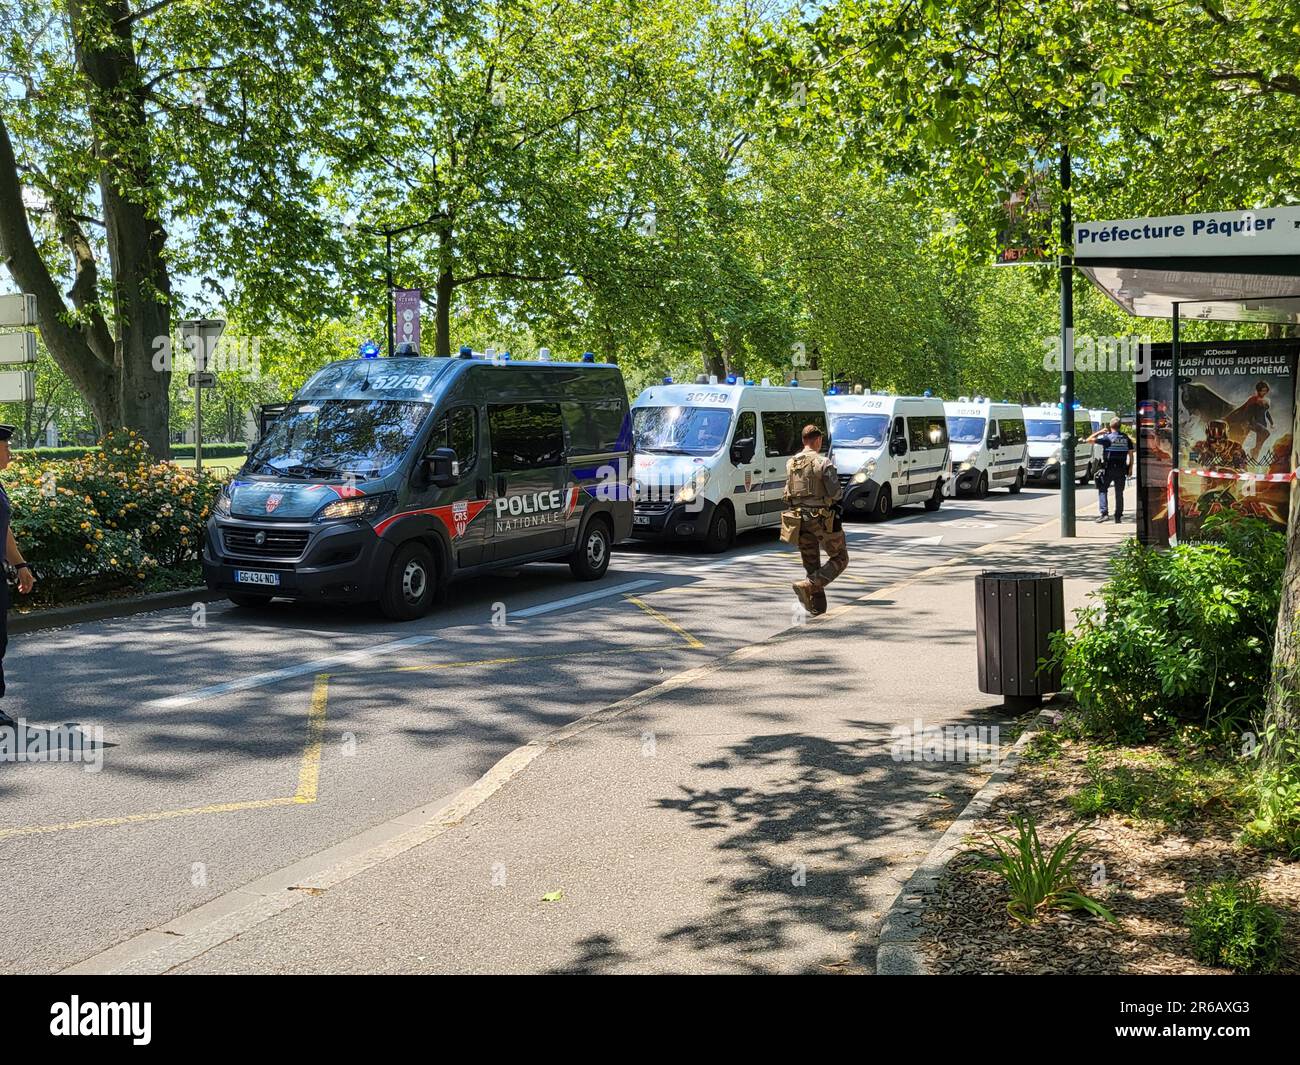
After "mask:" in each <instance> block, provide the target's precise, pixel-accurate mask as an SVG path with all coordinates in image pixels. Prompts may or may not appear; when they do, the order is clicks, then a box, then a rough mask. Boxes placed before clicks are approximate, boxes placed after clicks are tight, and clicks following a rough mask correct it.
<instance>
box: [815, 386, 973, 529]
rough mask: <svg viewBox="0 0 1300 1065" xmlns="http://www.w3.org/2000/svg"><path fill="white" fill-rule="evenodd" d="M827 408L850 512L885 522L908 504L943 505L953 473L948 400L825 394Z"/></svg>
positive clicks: (846, 508) (928, 507)
mask: <svg viewBox="0 0 1300 1065" xmlns="http://www.w3.org/2000/svg"><path fill="white" fill-rule="evenodd" d="M826 410H827V412H828V413H829V415H830V419H831V440H832V441H833V442H834V450H833V451H832V452H831V459H832V460H833V461H834V463H835V468H836V469H837V470H838V471H839V475H840V484H841V486H843V488H844V499H843V500H842V503H843V506H844V513H845V514H860V515H862V516H863V517H866V518H870V519H872V520H873V521H883V520H885V519H886V518H888V517H889V516H890V515H891V514H892V513H893V511H894V508H895V507H897V506H901V505H903V504H904V503H923V504H924V505H925V509H926V510H938V509H939V505H940V504H941V503H942V502H943V486H944V482H945V481H946V480H947V476H948V424H947V419H946V417H945V416H944V410H943V400H941V399H935V398H932V397H930V396H890V395H872V394H863V395H852V396H840V395H832V396H827V397H826Z"/></svg>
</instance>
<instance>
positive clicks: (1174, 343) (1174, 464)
mask: <svg viewBox="0 0 1300 1065" xmlns="http://www.w3.org/2000/svg"><path fill="white" fill-rule="evenodd" d="M1181 312H1182V304H1181V303H1177V302H1175V303H1174V322H1173V325H1174V332H1173V336H1172V338H1171V339H1170V342H1169V355H1170V360H1169V361H1170V367H1169V371H1170V373H1169V377H1170V385H1171V386H1172V388H1173V397H1172V398H1173V403H1172V404H1171V405H1170V428H1171V429H1172V431H1173V439H1172V441H1171V443H1172V446H1173V454H1172V455H1171V456H1170V457H1169V468H1170V469H1171V470H1175V471H1176V470H1177V469H1178V465H1179V463H1178V339H1179V336H1178V334H1179V329H1178V323H1179V318H1180V317H1181ZM1159 424H1160V420H1159V414H1157V416H1156V425H1157V427H1158V426H1159ZM1156 439H1157V440H1159V436H1157V437H1156ZM1173 483H1174V535H1175V536H1176V537H1178V538H1180V539H1181V533H1182V523H1181V522H1180V521H1179V520H1178V499H1179V494H1178V474H1177V473H1174V481H1173Z"/></svg>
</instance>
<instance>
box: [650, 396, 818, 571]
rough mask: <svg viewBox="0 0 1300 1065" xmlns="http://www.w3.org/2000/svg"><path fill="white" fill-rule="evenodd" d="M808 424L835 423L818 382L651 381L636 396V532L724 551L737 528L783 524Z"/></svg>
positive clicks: (653, 538)
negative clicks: (788, 477)
mask: <svg viewBox="0 0 1300 1065" xmlns="http://www.w3.org/2000/svg"><path fill="white" fill-rule="evenodd" d="M806 425H816V426H817V427H818V428H820V429H821V430H822V431H823V433H824V432H825V431H826V403H825V399H824V397H823V396H822V394H821V392H820V391H819V390H818V389H815V388H794V387H785V386H782V385H771V384H769V383H768V382H767V381H766V380H765V381H763V383H762V384H758V385H755V384H753V383H752V382H745V381H740V380H738V379H735V378H731V377H728V379H727V380H726V381H723V382H719V381H718V380H716V379H715V378H705V379H704V380H702V381H697V382H696V383H695V384H676V383H674V382H673V381H672V379H671V378H665V379H664V383H663V384H660V385H653V386H651V387H650V388H647V389H646V390H645V391H644V392H642V393H641V394H640V395H639V396H637V398H636V400H635V401H634V402H633V404H632V437H633V451H634V454H635V459H634V461H635V466H634V471H633V476H634V480H635V482H636V507H635V510H634V512H633V518H632V535H633V537H635V538H638V539H644V540H686V541H692V542H696V543H699V544H701V545H702V546H703V547H704V549H705V550H706V551H722V550H725V549H726V548H727V547H728V546H729V545H730V544H731V543H732V542H733V540H734V539H735V537H736V534H737V533H742V532H746V531H748V530H751V529H762V528H773V527H779V526H780V524H781V511H782V510H783V509H784V503H783V501H782V493H783V492H784V490H785V464H786V462H787V461H788V460H789V459H790V458H792V457H793V456H795V455H797V454H798V453H799V452H800V451H802V450H803V439H802V434H803V428H804V426H806ZM822 446H823V449H824V448H825V447H826V446H828V441H827V440H825V439H824V440H823V442H822Z"/></svg>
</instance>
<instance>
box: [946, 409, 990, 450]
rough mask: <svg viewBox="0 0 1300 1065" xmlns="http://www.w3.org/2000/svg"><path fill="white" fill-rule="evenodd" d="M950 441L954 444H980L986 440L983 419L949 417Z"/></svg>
mask: <svg viewBox="0 0 1300 1065" xmlns="http://www.w3.org/2000/svg"><path fill="white" fill-rule="evenodd" d="M948 439H949V440H951V441H952V442H953V443H954V444H979V443H982V442H983V440H984V419H983V418H971V417H967V418H954V417H953V416H952V415H949V416H948Z"/></svg>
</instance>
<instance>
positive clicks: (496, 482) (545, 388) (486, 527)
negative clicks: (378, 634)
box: [203, 356, 632, 620]
mask: <svg viewBox="0 0 1300 1065" xmlns="http://www.w3.org/2000/svg"><path fill="white" fill-rule="evenodd" d="M630 444H631V422H630V418H629V412H628V403H627V392H626V390H625V388H624V385H623V378H622V375H621V374H620V372H619V370H618V369H617V367H614V366H601V365H588V364H583V363H558V362H557V363H545V362H514V363H510V362H507V363H504V364H500V365H494V364H493V363H491V362H486V361H484V360H482V359H478V358H473V357H465V356H462V357H461V358H459V359H448V358H437V359H434V358H392V359H382V360H380V359H366V358H362V359H355V360H350V361H346V362H336V363H332V364H330V365H329V366H326V367H325V368H324V369H322V370H320V371H319V372H318V373H316V374H315V376H313V377H312V378H311V380H309V381H308V382H307V383H306V384H305V385H304V386H303V387H302V389H301V390H300V391H299V392H298V394H297V395H296V396H295V397H294V399H293V401H292V402H291V403H289V404H288V406H287V408H286V410H285V411H284V413H283V414H281V415H280V416H279V417H277V418H276V419H275V421H274V422H272V423H271V425H270V426H269V427H268V431H267V433H266V435H265V437H264V438H263V439H262V440H261V442H260V443H259V444H258V445H257V447H256V448H255V449H254V450H253V452H252V453H251V454H250V455H249V457H248V461H247V462H246V463H245V465H244V467H243V468H242V469H241V470H240V472H239V473H238V474H237V475H236V476H235V478H234V479H233V480H232V481H231V482H230V483H229V484H228V485H227V486H226V487H225V488H224V489H223V490H222V492H221V494H220V496H219V497H218V499H217V502H216V505H215V507H214V513H213V516H212V518H211V519H210V520H209V522H208V526H207V530H206V534H205V537H204V544H203V571H204V576H205V578H206V580H207V584H208V587H209V588H211V589H213V590H219V591H223V592H226V593H227V594H228V595H229V597H230V599H231V600H232V601H233V602H235V603H236V604H238V605H240V606H255V605H260V604H264V603H266V602H268V601H269V600H270V599H272V598H275V597H285V598H289V599H298V600H306V601H314V602H320V601H335V602H353V603H363V602H373V601H377V602H378V603H379V605H380V607H381V609H382V610H383V612H384V613H385V614H386V615H387V616H389V617H391V618H395V619H399V620H410V619H413V618H418V617H420V616H421V615H423V614H425V613H426V612H427V611H428V610H429V608H430V607H431V605H432V604H433V602H434V599H435V596H436V594H437V593H438V591H439V590H441V589H442V588H443V587H444V586H445V585H446V584H447V582H448V581H450V580H451V579H452V578H455V577H463V576H472V575H474V574H479V573H484V572H487V571H489V570H493V569H497V568H500V567H504V566H518V565H520V564H521V563H525V562H539V561H567V562H568V563H569V565H570V568H571V569H572V571H573V574H574V576H576V577H578V578H579V579H581V580H596V579H599V578H600V577H602V576H603V575H604V573H605V570H606V569H607V568H608V566H609V557H610V549H611V547H612V546H613V545H614V544H615V543H617V542H618V541H619V540H622V539H624V538H625V537H626V536H627V535H628V532H629V531H630V529H631V526H632V501H631V494H630V486H629V470H628V461H629V447H630Z"/></svg>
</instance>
